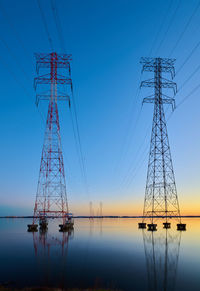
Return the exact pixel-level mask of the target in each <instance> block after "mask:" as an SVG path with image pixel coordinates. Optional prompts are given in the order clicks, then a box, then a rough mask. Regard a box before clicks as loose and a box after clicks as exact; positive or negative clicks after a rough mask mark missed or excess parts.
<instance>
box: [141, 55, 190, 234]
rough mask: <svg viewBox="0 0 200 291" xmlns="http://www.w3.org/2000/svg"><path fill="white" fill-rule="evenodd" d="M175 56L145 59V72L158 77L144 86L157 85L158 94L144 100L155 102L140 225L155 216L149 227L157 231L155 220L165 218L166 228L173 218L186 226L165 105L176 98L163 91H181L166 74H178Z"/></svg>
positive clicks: (142, 59)
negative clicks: (181, 213)
mask: <svg viewBox="0 0 200 291" xmlns="http://www.w3.org/2000/svg"><path fill="white" fill-rule="evenodd" d="M174 62H175V59H166V58H141V61H140V63H141V64H142V65H143V68H142V72H153V73H154V77H153V78H152V79H148V80H146V81H142V82H141V87H148V88H154V93H153V94H152V95H151V96H149V97H146V98H144V99H143V103H153V104H154V113H153V125H152V134H151V145H150V153H149V163H148V172H147V182H146V190H145V200H144V210H143V217H144V218H143V223H140V224H139V227H141V228H145V227H146V223H145V222H144V221H145V219H146V218H149V217H150V218H151V224H148V227H149V230H156V226H157V225H156V224H154V223H153V222H154V219H155V218H156V217H165V218H166V222H165V223H164V227H165V228H169V227H170V223H169V222H168V218H169V217H177V218H178V219H179V224H178V225H177V227H178V228H185V225H183V224H181V221H180V209H179V202H178V195H177V189H176V183H175V177H174V170H173V165H172V158H171V152H170V146H169V139H168V134H167V125H166V120H165V112H164V106H163V105H165V104H170V105H171V106H172V110H174V108H175V99H174V98H173V97H168V96H167V95H165V94H164V93H163V89H172V91H173V95H175V94H176V92H177V86H176V83H175V82H173V81H171V80H168V79H166V78H164V77H163V74H166V73H170V74H171V78H172V79H173V78H174V76H175V69H174Z"/></svg>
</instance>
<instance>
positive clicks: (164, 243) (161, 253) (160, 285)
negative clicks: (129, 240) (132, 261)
mask: <svg viewBox="0 0 200 291" xmlns="http://www.w3.org/2000/svg"><path fill="white" fill-rule="evenodd" d="M143 240H144V250H145V257H146V266H147V274H148V290H149V291H161V290H162V291H163V290H164V291H175V290H176V288H175V287H176V274H177V267H178V257H179V249H180V243H181V232H180V231H179V232H178V231H177V230H176V229H175V225H174V227H172V228H170V229H162V230H159V231H147V230H145V229H144V230H143Z"/></svg>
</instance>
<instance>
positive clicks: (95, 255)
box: [0, 218, 200, 291]
mask: <svg viewBox="0 0 200 291" xmlns="http://www.w3.org/2000/svg"><path fill="white" fill-rule="evenodd" d="M184 222H185V223H187V231H186V232H178V231H177V230H176V226H175V224H173V225H172V228H171V229H169V230H167V231H166V230H164V229H162V221H159V222H157V223H158V231H157V232H153V233H152V232H148V231H147V230H144V231H143V230H139V229H138V226H137V223H138V220H137V219H94V220H89V219H76V220H75V227H74V231H73V232H71V233H60V232H59V231H58V224H59V221H57V220H56V219H54V220H51V221H50V222H49V229H48V232H47V233H46V234H44V233H40V232H37V233H28V232H27V227H26V225H27V224H28V223H30V220H28V219H0V262H1V264H0V283H1V284H2V283H5V282H10V284H13V285H12V286H14V287H18V288H21V287H25V286H56V287H64V288H66V289H67V288H74V287H77V288H89V287H90V288H93V287H96V288H101V287H103V288H112V289H113V290H122V291H134V290H169V291H171V290H174V291H176V290H183V291H184V290H187V291H188V290H190V291H196V290H198V291H199V290H200V219H196V218H193V219H187V220H186V219H184Z"/></svg>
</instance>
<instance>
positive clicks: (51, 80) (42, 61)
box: [33, 52, 72, 223]
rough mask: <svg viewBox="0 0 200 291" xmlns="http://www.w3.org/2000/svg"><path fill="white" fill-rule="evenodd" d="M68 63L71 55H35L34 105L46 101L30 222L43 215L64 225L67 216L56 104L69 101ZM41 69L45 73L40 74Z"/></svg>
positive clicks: (69, 79) (69, 78)
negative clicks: (40, 152) (35, 191)
mask: <svg viewBox="0 0 200 291" xmlns="http://www.w3.org/2000/svg"><path fill="white" fill-rule="evenodd" d="M70 60H71V55H67V54H57V53H55V52H54V53H48V54H42V53H41V54H36V71H37V74H38V76H37V77H36V78H35V89H36V90H37V95H36V104H37V105H38V103H39V101H40V100H46V101H48V113H47V121H46V130H45V137H44V144H43V150H42V158H41V164H40V172H39V180H38V186H37V193H36V201H35V207H34V220H33V223H34V222H35V221H36V220H37V219H38V218H41V217H43V216H46V215H50V216H60V217H62V218H63V223H65V221H66V218H67V216H68V213H69V211H68V202H67V194H66V183H65V172H64V163H63V155H62V148H61V137H60V125H59V116H58V104H57V103H58V101H59V100H68V101H69V102H70V99H69V95H68V94H67V91H68V87H69V86H70V87H71V86H72V80H71V72H70ZM41 69H43V70H45V74H43V75H39V74H40V70H41ZM58 72H59V74H58ZM38 85H40V86H38ZM47 86H48V89H47ZM49 87H50V90H49ZM69 104H70V103H69Z"/></svg>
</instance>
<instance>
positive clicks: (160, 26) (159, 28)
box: [149, 0, 173, 56]
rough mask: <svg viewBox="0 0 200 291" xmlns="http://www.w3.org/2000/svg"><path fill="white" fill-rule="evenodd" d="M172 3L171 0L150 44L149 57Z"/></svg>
mask: <svg viewBox="0 0 200 291" xmlns="http://www.w3.org/2000/svg"><path fill="white" fill-rule="evenodd" d="M172 2H173V0H171V1H170V3H169V6H168V8H167V9H166V13H165V15H164V18H163V21H162V23H161V25H159V27H158V31H157V34H156V36H155V38H154V41H153V44H152V46H151V49H150V52H149V56H150V55H151V53H152V50H153V47H154V45H155V44H156V42H157V39H158V36H159V34H160V32H161V31H162V28H163V25H164V23H165V20H166V18H167V16H168V13H169V11H170V8H171V6H172Z"/></svg>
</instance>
